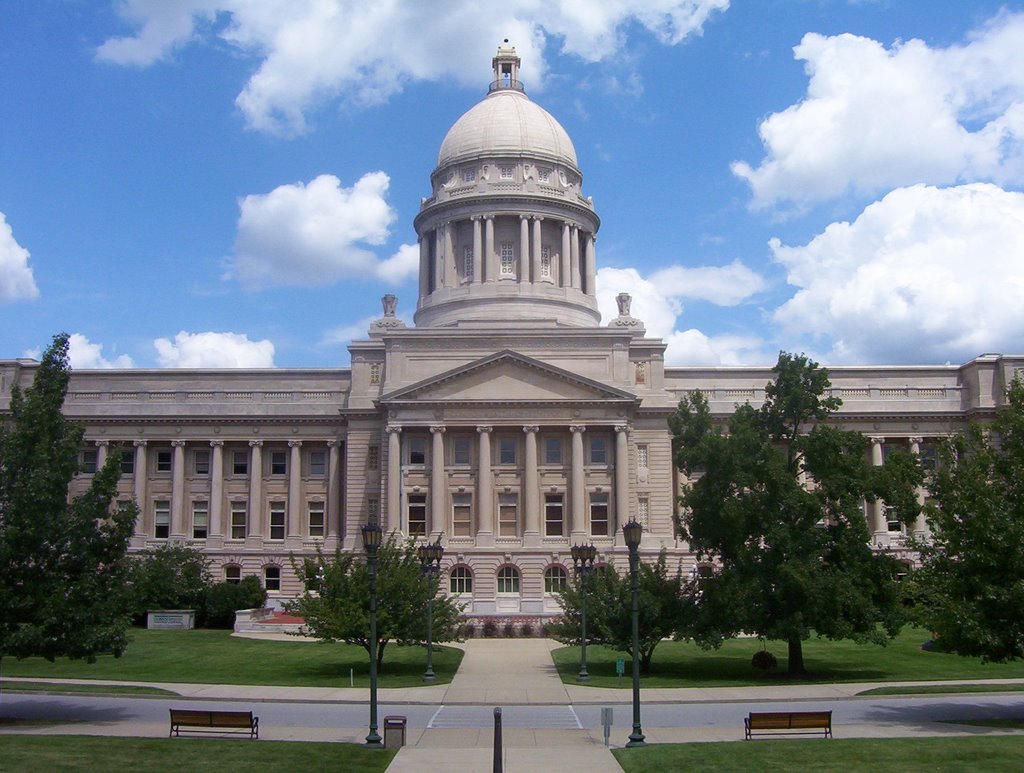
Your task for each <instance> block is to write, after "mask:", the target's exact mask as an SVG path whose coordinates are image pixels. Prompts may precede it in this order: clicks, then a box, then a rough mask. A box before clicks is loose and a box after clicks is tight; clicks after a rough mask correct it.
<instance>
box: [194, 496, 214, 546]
mask: <svg viewBox="0 0 1024 773" xmlns="http://www.w3.org/2000/svg"><path fill="white" fill-rule="evenodd" d="M209 525H210V503H209V502H207V501H206V500H205V499H197V500H196V501H194V502H193V503H192V539H206V535H207V530H208V528H209Z"/></svg>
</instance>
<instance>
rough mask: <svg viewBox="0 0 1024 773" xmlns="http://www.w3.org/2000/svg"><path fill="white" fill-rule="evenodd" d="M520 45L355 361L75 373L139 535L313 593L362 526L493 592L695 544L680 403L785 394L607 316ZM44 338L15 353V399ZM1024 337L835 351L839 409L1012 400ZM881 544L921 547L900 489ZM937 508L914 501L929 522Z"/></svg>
mask: <svg viewBox="0 0 1024 773" xmlns="http://www.w3.org/2000/svg"><path fill="white" fill-rule="evenodd" d="M518 66H519V60H518V57H516V55H515V51H514V49H512V48H509V47H507V46H503V47H501V48H500V49H499V50H498V54H497V56H496V57H495V59H494V61H493V67H494V78H493V82H492V84H491V88H490V91H489V93H488V95H487V97H485V99H484V100H483V101H482V102H481V103H480V104H478V105H477V106H475V107H474V108H472V109H471V110H470V111H468V112H467V113H466V114H465V115H463V116H462V118H460V119H459V120H458V121H457V122H456V123H455V124H454V125H453V127H452V129H451V130H450V131H449V133H448V135H447V136H446V137H445V139H444V142H443V143H442V147H441V153H440V155H439V158H438V166H437V168H436V169H435V170H434V172H433V174H432V175H431V193H430V196H429V197H427V198H425V199H424V200H423V202H422V206H421V211H420V213H419V215H418V216H417V218H416V221H415V226H416V231H417V234H418V236H419V243H420V273H419V297H418V301H417V307H416V312H415V317H414V319H415V327H407V326H406V325H405V324H404V323H403V322H402V321H401V320H400V319H399V317H398V316H397V314H396V304H397V299H396V298H395V297H394V296H391V295H388V296H385V297H384V299H383V313H382V316H381V318H380V319H378V320H377V321H376V322H374V323H373V324H372V325H371V327H370V329H369V331H368V334H367V337H366V339H365V340H359V341H353V342H352V343H351V345H350V347H349V350H350V352H351V362H352V364H351V367H350V368H349V369H316V370H314V369H310V370H299V369H274V370H261V371H242V370H130V371H114V370H110V371H75V372H74V373H73V375H72V380H71V386H70V391H69V394H68V397H67V401H66V404H65V410H66V413H67V415H68V416H70V417H72V418H74V419H77V420H80V421H82V422H83V423H84V424H85V426H86V427H87V432H86V438H87V445H86V448H84V449H83V456H82V460H83V464H84V469H83V473H82V475H81V477H80V480H79V481H78V482H76V485H78V486H82V485H84V484H85V482H86V480H87V479H88V476H89V475H90V471H91V470H94V469H96V468H97V467H98V466H100V465H102V464H103V461H104V459H105V458H106V454H107V453H108V451H109V449H110V448H111V447H112V446H114V445H119V446H121V447H122V448H123V449H124V450H125V456H124V457H123V468H124V475H123V477H122V480H121V483H120V490H119V491H120V498H121V500H123V501H126V502H127V501H130V500H132V499H134V500H135V501H137V502H138V503H139V506H140V508H141V513H142V514H141V517H140V519H139V521H138V524H137V527H136V533H135V536H134V538H133V540H132V548H133V550H141V549H144V548H147V547H153V546H155V545H161V544H166V543H167V542H169V541H180V542H183V543H185V544H189V545H194V546H197V547H199V548H201V549H203V550H204V551H205V552H206V553H207V555H208V556H209V557H210V559H211V560H212V562H213V565H214V568H215V573H216V574H218V575H220V576H221V577H224V578H229V579H233V578H236V577H239V576H242V575H247V574H257V575H259V576H260V577H261V578H263V580H264V582H265V583H266V584H267V586H268V590H269V591H270V596H271V598H272V599H275V600H277V601H280V600H283V599H285V598H289V597H292V596H294V595H295V594H297V593H298V592H299V590H300V589H299V587H298V584H297V581H296V579H295V577H294V575H293V573H292V571H291V567H290V563H289V560H288V556H289V554H295V555H298V556H301V555H303V554H309V553H311V552H312V551H314V550H315V548H316V547H318V546H319V547H321V548H322V549H323V550H325V551H326V552H331V551H333V550H334V549H335V548H338V547H340V548H342V549H345V550H358V549H360V531H359V530H360V527H361V526H362V525H363V524H365V523H367V522H368V521H370V520H373V519H377V520H378V521H379V522H380V523H381V524H382V525H383V526H384V527H385V529H386V530H387V531H397V532H400V533H402V534H404V535H412V536H415V537H417V538H419V539H435V538H436V537H438V536H439V535H441V536H442V541H443V542H444V545H445V557H444V563H443V565H442V572H443V574H442V576H443V578H444V580H443V586H442V587H443V588H445V589H446V590H448V591H449V592H452V593H459V594H460V595H461V597H462V598H463V599H464V600H465V601H466V602H467V604H468V609H469V611H470V612H471V613H473V614H475V615H477V616H488V615H500V616H515V615H522V616H523V617H524V618H529V619H536V618H538V617H543V616H544V615H546V614H553V613H556V612H557V605H556V603H555V601H554V598H553V596H552V595H551V593H550V590H551V589H552V588H553V587H556V586H557V585H558V584H559V583H560V582H562V581H564V579H565V578H566V577H568V576H569V575H570V574H571V571H572V562H571V559H570V557H569V549H570V546H571V545H573V544H574V543H582V542H592V543H593V544H594V545H595V546H596V547H597V548H598V552H599V560H600V561H607V562H610V563H614V564H616V565H620V566H625V563H626V549H625V546H624V544H623V541H622V536H621V526H622V524H623V523H624V522H626V521H627V520H629V519H630V518H635V519H637V520H639V521H641V522H642V523H643V525H644V527H645V533H644V538H643V543H642V546H641V550H642V551H643V552H644V553H645V554H648V555H654V554H656V553H657V551H659V550H661V549H662V548H665V549H667V550H668V551H669V554H670V556H671V558H672V561H673V562H675V563H677V564H678V565H679V566H680V567H682V569H683V570H684V571H691V570H692V569H693V567H694V565H695V559H694V556H693V555H692V554H691V553H690V552H689V550H688V549H687V546H686V545H685V544H683V543H681V542H680V541H679V540H678V539H677V537H676V535H675V532H674V529H673V522H672V514H673V508H674V504H673V503H674V497H675V495H676V493H678V491H679V488H680V486H681V481H680V480H679V475H678V473H677V472H676V471H675V470H674V468H673V465H672V459H671V438H670V435H669V433H668V428H667V424H666V419H667V417H668V415H669V414H670V413H671V412H672V410H673V409H674V408H675V406H676V404H677V403H678V401H679V399H680V398H682V397H683V396H684V395H686V394H687V393H689V392H691V391H693V390H695V389H700V390H701V391H703V392H704V393H705V394H707V395H708V397H709V399H710V403H711V407H712V409H713V411H715V412H716V413H717V414H720V415H722V416H725V415H727V414H728V413H731V411H732V410H733V409H734V407H735V405H737V404H739V403H743V402H750V403H751V404H754V405H758V404H759V403H760V402H761V401H762V400H763V399H764V387H765V384H766V383H767V382H768V381H769V380H770V378H771V372H770V369H768V368H711V367H688V368H672V367H666V366H665V363H664V351H665V343H664V342H663V341H662V340H660V339H654V338H648V337H646V335H645V331H644V326H643V323H642V321H640V320H638V319H636V318H634V317H632V316H631V314H630V299H629V297H628V296H626V295H621V296H620V297H619V299H618V300H619V316H618V317H617V318H616V319H614V320H612V321H611V322H610V323H609V324H608V325H607V326H604V327H601V326H600V324H599V319H600V317H599V314H598V311H597V301H596V297H595V288H594V277H595V273H596V256H595V236H596V233H597V231H598V228H599V227H600V220H599V219H598V217H597V214H596V213H595V212H594V208H593V203H592V201H591V200H590V199H589V198H587V197H585V196H584V195H583V194H582V187H581V186H582V179H583V178H582V174H581V173H580V170H579V168H578V166H577V161H576V154H575V150H574V149H573V147H572V143H571V141H570V140H569V138H568V135H566V133H565V131H564V130H563V129H562V127H561V126H559V125H558V123H557V121H555V119H554V118H552V117H551V116H550V115H549V114H548V113H546V112H545V111H544V110H542V109H541V108H540V107H538V106H537V105H535V104H534V103H532V102H531V101H530V100H529V99H528V98H527V97H526V95H525V93H524V92H523V90H522V87H521V85H520V83H519V80H518ZM36 367H37V363H35V362H34V361H32V360H4V361H0V410H3V409H5V408H6V407H7V405H8V402H9V397H10V389H11V386H12V384H15V383H18V384H21V385H23V386H24V385H28V384H29V383H30V382H31V380H32V378H33V374H34V371H35V368H36ZM1022 369H1024V356H1018V357H1012V356H1003V355H993V354H987V355H983V356H980V357H978V358H976V359H974V360H972V361H970V362H968V363H966V364H964V365H961V366H949V365H946V366H885V367H837V368H830V375H831V379H832V391H833V394H835V395H837V396H839V397H841V398H842V399H843V407H842V409H841V410H840V411H839V413H838V416H837V421H838V422H840V423H842V424H843V425H844V426H846V427H849V428H852V429H858V430H860V431H862V432H864V433H866V434H868V435H870V436H871V437H872V438H873V439H874V440H875V442H874V444H873V446H872V458H873V459H874V461H875V462H876V463H879V464H880V463H881V461H882V459H883V458H884V456H885V453H886V452H887V449H890V448H893V447H904V448H910V449H911V450H913V451H915V452H917V453H921V454H922V455H924V456H925V457H926V458H927V457H928V456H929V455H930V453H931V447H932V444H933V443H934V440H935V439H936V438H939V437H943V436H945V435H947V434H949V433H950V432H951V431H954V430H956V429H957V428H959V427H961V426H963V425H964V424H965V423H966V422H970V421H974V420H977V419H983V418H984V417H986V416H990V415H991V413H992V412H993V410H994V409H995V408H997V407H998V406H999V405H1000V403H1001V401H1002V399H1003V398H1002V395H1003V392H1004V389H1005V387H1006V385H1007V383H1008V382H1009V381H1010V380H1011V379H1012V378H1013V376H1014V375H1015V374H1017V373H1018V372H1020V371H1021V370H1022ZM865 517H866V518H868V519H869V523H870V526H871V531H872V534H873V536H872V540H873V543H874V544H875V545H876V546H877V548H878V549H880V550H891V551H896V552H899V551H901V550H902V545H903V538H904V536H905V535H904V532H903V530H902V528H901V527H900V526H899V525H898V524H889V523H888V522H887V521H886V519H885V511H884V507H882V506H878V507H872V508H870V509H866V512H865ZM925 528H926V526H925V524H924V523H923V522H921V523H918V524H916V525H915V527H914V530H915V531H917V532H924V531H925Z"/></svg>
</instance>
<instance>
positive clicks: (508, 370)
mask: <svg viewBox="0 0 1024 773" xmlns="http://www.w3.org/2000/svg"><path fill="white" fill-rule="evenodd" d="M636 399H637V398H636V397H635V396H634V395H632V394H630V393H629V392H625V391H623V390H621V389H616V388H615V387H610V386H608V385H606V384H602V383H601V382H599V381H595V380H593V379H589V378H586V377H583V376H579V375H577V374H575V373H572V372H570V371H567V370H563V369H561V368H556V367H553V366H551V365H548V364H546V363H543V362H541V361H540V360H535V359H533V358H532V357H526V356H524V355H522V354H519V353H517V352H513V351H509V350H506V351H502V352H498V353H496V354H493V355H490V356H489V357H484V358H482V359H480V360H477V361H475V362H471V363H469V364H468V365H463V366H460V367H458V368H454V369H452V370H450V371H447V372H445V373H442V374H440V375H437V376H433V377H431V378H429V379H424V380H423V381H420V382H418V383H416V384H413V385H411V386H408V387H403V388H402V389H398V390H395V391H394V392H391V393H389V394H386V395H383V396H382V397H381V399H380V402H381V403H395V402H427V403H433V402H458V403H467V402H471V403H483V402H491V403H497V402H500V403H507V402H517V403H521V402H552V401H556V402H593V401H601V402H606V401H609V400H611V401H616V402H620V401H628V402H635V401H636Z"/></svg>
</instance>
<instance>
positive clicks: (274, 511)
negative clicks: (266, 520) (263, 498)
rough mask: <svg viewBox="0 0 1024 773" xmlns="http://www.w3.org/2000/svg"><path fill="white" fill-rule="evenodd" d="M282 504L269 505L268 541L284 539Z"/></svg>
mask: <svg viewBox="0 0 1024 773" xmlns="http://www.w3.org/2000/svg"><path fill="white" fill-rule="evenodd" d="M284 513H285V510H284V502H271V503H270V539H274V540H281V539H284Z"/></svg>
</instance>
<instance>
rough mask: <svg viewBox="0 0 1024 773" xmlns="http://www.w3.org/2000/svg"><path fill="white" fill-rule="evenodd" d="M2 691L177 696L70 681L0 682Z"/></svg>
mask: <svg viewBox="0 0 1024 773" xmlns="http://www.w3.org/2000/svg"><path fill="white" fill-rule="evenodd" d="M0 692H43V693H52V694H54V695H72V694H76V695H77V694H85V695H127V696H129V697H130V696H133V695H134V696H144V695H159V696H176V695H178V694H179V693H176V692H174V691H173V690H162V689H161V688H159V687H136V686H134V685H123V684H71V683H69V682H22V681H14V680H9V681H4V682H0Z"/></svg>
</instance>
